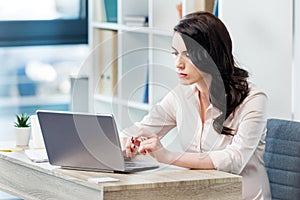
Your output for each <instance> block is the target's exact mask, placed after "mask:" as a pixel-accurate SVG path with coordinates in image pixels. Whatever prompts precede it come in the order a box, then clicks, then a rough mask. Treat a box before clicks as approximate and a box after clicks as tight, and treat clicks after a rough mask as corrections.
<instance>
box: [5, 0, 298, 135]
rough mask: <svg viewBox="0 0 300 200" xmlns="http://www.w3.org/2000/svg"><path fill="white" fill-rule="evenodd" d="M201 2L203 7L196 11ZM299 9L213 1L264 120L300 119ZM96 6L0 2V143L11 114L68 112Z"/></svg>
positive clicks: (287, 4)
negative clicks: (255, 89)
mask: <svg viewBox="0 0 300 200" xmlns="http://www.w3.org/2000/svg"><path fill="white" fill-rule="evenodd" d="M201 1H203V2H205V0H199V1H198V4H199V2H201ZM207 1H209V0H207ZM126 2H128V4H130V3H133V2H134V1H124V4H125V3H126ZM142 2H143V3H144V4H145V3H146V4H148V3H149V2H151V1H142ZM153 2H156V1H153ZM166 2H169V1H166ZM186 2H188V3H186ZM190 2H194V4H197V3H196V2H197V1H196V0H190V1H188V0H187V1H181V0H177V1H176V2H175V3H174V2H172V3H173V4H174V5H176V4H180V3H186V5H192V4H193V3H192V4H191V3H190ZM119 3H120V2H119ZM124 4H123V6H124ZM299 4H300V3H299V2H298V1H295V0H288V1H281V0H263V1H258V0H254V1H243V2H240V1H238V0H226V1H224V0H220V1H218V16H219V17H220V18H221V19H222V20H223V21H224V23H225V24H226V25H227V27H228V29H229V31H230V34H231V36H232V39H233V45H234V54H235V57H236V59H237V61H238V62H239V63H240V64H241V65H242V66H243V67H245V68H246V69H248V70H249V71H250V74H251V77H250V80H251V81H253V82H254V83H255V84H256V85H258V86H259V87H261V88H262V89H264V90H265V91H266V92H267V94H268V96H269V106H268V117H277V118H286V119H294V120H299V119H300V106H299V104H298V102H299V100H300V92H298V90H297V88H298V87H297V86H299V85H300V80H299V78H298V77H297V74H299V73H300V67H299V65H300V61H299V60H300V59H299V56H297V55H299V52H300V50H299V49H300V39H299V36H298V35H300V34H299V32H300V31H299V27H300V25H299V23H300V19H299V15H300V14H299V12H300V8H299V7H300V5H299ZM95 5H97V4H95V1H89V5H88V1H87V0H45V1H43V2H41V1H38V0H26V1H20V0H11V1H5V0H1V1H0V9H1V12H0V37H1V38H0V41H1V43H0V46H1V48H0V111H1V112H0V126H1V127H2V128H1V129H2V130H3V131H2V132H1V135H0V138H1V140H7V139H13V138H14V135H13V133H12V132H13V128H12V127H13V122H14V119H15V114H17V113H23V112H26V113H28V114H34V113H35V110H36V109H54V110H70V102H71V100H72V99H71V77H72V74H78V72H79V71H80V70H81V68H82V67H83V66H82V65H83V63H84V62H85V61H86V60H87V59H88V57H89V55H90V53H91V52H92V50H93V46H92V45H91V43H92V42H91V38H88V35H89V36H90V37H91V33H88V32H89V31H88V30H90V31H91V30H92V29H89V28H88V27H89V26H91V21H92V19H93V18H94V16H95V12H94V13H93V14H91V13H90V14H88V11H89V10H90V11H91V10H93V11H95V9H94V6H95ZM162 5H163V4H162ZM165 5H168V3H165ZM128 6H129V7H130V5H128ZM174 10H175V8H174ZM297 11H298V12H297ZM91 12H92V11H91ZM92 15H93V16H92ZM177 20H178V19H175V20H173V21H172V22H176V21H177ZM62 24H64V25H62ZM171 28H172V24H170V29H171ZM297 33H298V34H297ZM146 45H147V44H146ZM108 48H109V47H108ZM171 81H173V82H174V79H173V80H171ZM125 89H126V88H125ZM89 98H91V97H90V96H89ZM89 102H90V104H93V101H89ZM91 102H92V103H91ZM99 109H101V107H100V108H99ZM90 110H91V109H90ZM145 110H147V109H145ZM97 112H101V110H97ZM145 113H146V112H144V111H142V114H145Z"/></svg>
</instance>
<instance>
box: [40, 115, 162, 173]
mask: <svg viewBox="0 0 300 200" xmlns="http://www.w3.org/2000/svg"><path fill="white" fill-rule="evenodd" d="M36 113H37V116H38V119H39V123H40V127H41V132H42V135H43V138H44V143H45V147H46V152H47V155H48V159H49V163H50V164H52V165H57V166H61V168H65V169H77V170H87V171H104V172H119V173H133V172H138V171H143V170H150V169H155V168H157V167H158V165H157V164H155V163H149V162H134V161H130V162H126V161H125V159H124V156H123V153H122V150H121V145H120V140H119V134H118V130H117V126H116V123H115V120H114V117H113V115H112V114H90V113H74V112H64V111H49V110H38V111H37V112H36Z"/></svg>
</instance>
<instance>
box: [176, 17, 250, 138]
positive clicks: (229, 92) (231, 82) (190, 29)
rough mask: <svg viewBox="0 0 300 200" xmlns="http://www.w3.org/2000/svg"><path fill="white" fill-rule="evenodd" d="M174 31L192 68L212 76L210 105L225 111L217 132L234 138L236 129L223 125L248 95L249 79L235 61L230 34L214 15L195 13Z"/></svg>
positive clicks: (216, 120) (218, 119) (214, 124)
mask: <svg viewBox="0 0 300 200" xmlns="http://www.w3.org/2000/svg"><path fill="white" fill-rule="evenodd" d="M174 31H176V32H178V33H179V34H180V35H181V36H182V39H183V41H184V43H185V45H186V48H187V52H188V54H189V56H190V59H191V61H192V62H193V64H194V65H195V66H196V67H197V68H198V69H199V70H200V71H203V72H206V73H209V74H211V75H212V82H211V86H210V101H211V103H212V104H213V106H215V107H217V108H218V109H219V110H221V111H222V113H221V115H220V116H218V117H217V118H216V119H215V120H214V122H213V127H214V129H215V130H216V131H217V132H219V133H221V134H225V135H233V129H231V128H230V127H225V126H224V125H223V124H224V121H225V120H226V119H227V118H228V116H229V115H230V114H231V113H233V114H234V111H235V109H236V108H237V107H238V106H239V105H240V104H241V103H242V102H243V100H244V99H245V98H246V96H247V95H248V93H249V86H248V82H247V78H248V76H249V75H248V72H247V71H246V70H244V69H241V68H239V67H238V66H237V64H236V63H235V61H234V57H233V55H232V41H231V38H230V35H229V33H228V30H227V29H226V27H225V25H224V24H223V22H222V21H221V20H220V19H218V18H217V17H215V16H214V15H213V14H211V13H208V12H195V13H191V14H188V15H186V16H185V17H184V18H183V19H181V20H180V21H179V23H178V24H177V25H176V26H175V27H174Z"/></svg>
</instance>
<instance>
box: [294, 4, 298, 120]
mask: <svg viewBox="0 0 300 200" xmlns="http://www.w3.org/2000/svg"><path fill="white" fill-rule="evenodd" d="M294 2H295V23H294V24H295V53H294V70H293V86H294V87H293V94H294V101H293V108H294V119H295V120H297V121H300V88H299V87H300V76H299V75H300V1H299V0H294Z"/></svg>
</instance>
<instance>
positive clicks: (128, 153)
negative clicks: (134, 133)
mask: <svg viewBox="0 0 300 200" xmlns="http://www.w3.org/2000/svg"><path fill="white" fill-rule="evenodd" d="M121 146H122V152H123V155H124V157H125V158H127V159H132V158H133V157H134V156H135V155H136V154H137V152H138V151H137V146H136V145H135V144H134V143H133V142H132V138H128V137H122V138H121Z"/></svg>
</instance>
